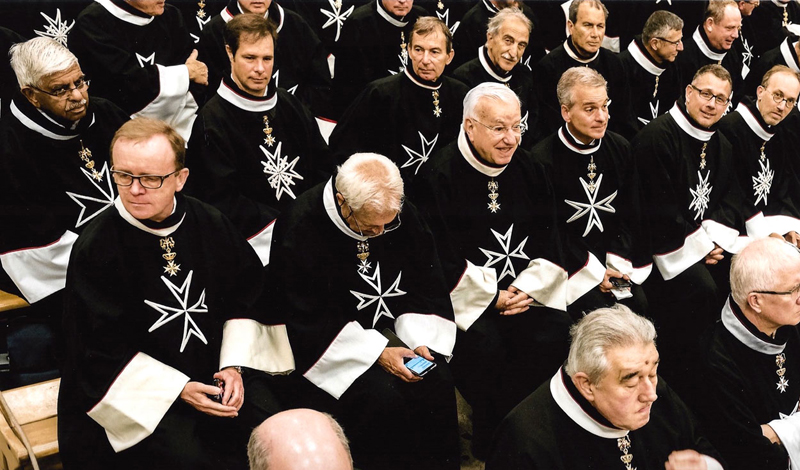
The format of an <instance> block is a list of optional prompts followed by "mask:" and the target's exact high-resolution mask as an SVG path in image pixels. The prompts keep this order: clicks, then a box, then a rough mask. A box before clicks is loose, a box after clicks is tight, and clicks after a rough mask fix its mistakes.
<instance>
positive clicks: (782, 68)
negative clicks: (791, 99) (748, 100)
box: [761, 65, 800, 88]
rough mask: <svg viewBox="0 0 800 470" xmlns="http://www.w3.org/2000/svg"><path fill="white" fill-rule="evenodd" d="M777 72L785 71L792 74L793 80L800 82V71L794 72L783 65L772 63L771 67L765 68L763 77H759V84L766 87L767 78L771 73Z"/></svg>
mask: <svg viewBox="0 0 800 470" xmlns="http://www.w3.org/2000/svg"><path fill="white" fill-rule="evenodd" d="M778 73H787V74H789V75H791V76H793V77H794V78H795V80H797V81H798V82H800V73H797V72H795V71H794V70H792V69H790V68H789V67H787V66H785V65H774V66H773V67H772V68H771V69H769V70H767V73H765V74H764V77H763V78H762V79H761V86H762V87H764V88H767V85H769V80H770V79H771V78H772V76H773V75H775V74H778Z"/></svg>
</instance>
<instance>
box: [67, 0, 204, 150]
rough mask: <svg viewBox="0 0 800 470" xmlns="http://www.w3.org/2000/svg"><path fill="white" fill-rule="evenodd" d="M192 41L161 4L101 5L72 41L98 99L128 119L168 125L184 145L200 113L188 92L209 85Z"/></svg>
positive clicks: (135, 0)
mask: <svg viewBox="0 0 800 470" xmlns="http://www.w3.org/2000/svg"><path fill="white" fill-rule="evenodd" d="M191 41H192V40H191V38H190V37H189V32H188V31H187V30H186V26H185V25H184V23H183V19H182V17H181V14H180V12H179V11H178V10H177V9H176V8H175V7H173V6H172V5H165V2H164V1H163V0H125V1H124V2H122V1H114V0H99V1H97V2H95V3H93V4H91V5H89V6H88V7H86V8H85V9H84V10H83V12H81V14H80V16H78V19H77V21H76V23H75V28H74V29H73V31H72V32H71V33H70V35H69V47H70V49H71V50H72V51H73V52H75V55H76V56H78V58H80V59H81V61H82V62H83V64H84V67H85V68H86V73H87V74H88V75H90V76H91V77H92V79H93V80H94V90H95V91H96V93H97V95H98V96H102V97H103V98H106V99H108V100H110V101H113V102H114V103H115V104H117V105H119V106H120V107H121V108H122V109H123V110H125V112H126V113H128V114H131V115H135V116H137V117H138V116H141V117H149V118H153V119H160V120H162V121H165V122H167V123H168V124H170V125H171V126H173V127H174V128H175V129H176V130H177V131H178V133H179V134H181V137H183V138H184V139H188V138H189V134H190V132H191V130H192V122H194V118H195V117H196V116H195V112H196V111H197V102H196V101H195V99H194V97H193V96H192V94H191V93H190V92H189V89H190V87H192V84H196V85H203V86H205V85H208V68H207V67H206V65H205V64H204V63H202V62H200V61H198V60H197V51H196V50H192V42H191ZM197 90H200V88H197Z"/></svg>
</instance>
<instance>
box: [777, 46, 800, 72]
mask: <svg viewBox="0 0 800 470" xmlns="http://www.w3.org/2000/svg"><path fill="white" fill-rule="evenodd" d="M796 44H797V43H796V42H795V43H792V42H791V41H789V38H786V39H785V40H784V41H783V42H782V43H781V55H782V56H783V61H784V62H786V65H787V66H788V67H789V68H790V69H792V70H794V71H795V72H797V73H800V67H798V64H797V54H795V51H794V48H795V45H796Z"/></svg>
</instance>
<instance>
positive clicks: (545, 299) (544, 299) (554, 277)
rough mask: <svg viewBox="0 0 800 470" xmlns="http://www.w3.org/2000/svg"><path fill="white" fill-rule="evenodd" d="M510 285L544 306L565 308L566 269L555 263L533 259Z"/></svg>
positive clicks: (557, 308)
mask: <svg viewBox="0 0 800 470" xmlns="http://www.w3.org/2000/svg"><path fill="white" fill-rule="evenodd" d="M511 285H513V286H514V287H516V288H517V289H519V290H521V291H523V292H525V293H526V294H528V296H529V297H531V298H532V299H534V300H535V301H536V302H538V303H540V304H542V305H544V306H547V307H550V308H554V309H556V310H561V311H566V310H567V300H566V299H567V290H568V276H567V271H565V270H564V268H562V267H561V266H559V265H557V264H555V263H551V262H550V261H547V260H546V259H542V258H537V259H534V260H532V261H531V262H530V263H528V267H527V268H525V269H524V270H523V271H522V272H521V273H519V276H517V278H516V279H514V282H512V283H511Z"/></svg>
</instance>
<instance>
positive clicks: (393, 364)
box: [378, 346, 433, 382]
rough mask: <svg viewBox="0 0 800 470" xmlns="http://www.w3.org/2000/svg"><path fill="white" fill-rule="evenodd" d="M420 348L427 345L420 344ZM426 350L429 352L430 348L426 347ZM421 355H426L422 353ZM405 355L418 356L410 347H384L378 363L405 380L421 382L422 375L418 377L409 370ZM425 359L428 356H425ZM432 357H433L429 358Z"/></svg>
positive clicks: (409, 356)
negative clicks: (404, 359) (404, 360)
mask: <svg viewBox="0 0 800 470" xmlns="http://www.w3.org/2000/svg"><path fill="white" fill-rule="evenodd" d="M420 348H425V346H420V347H418V348H417V350H420ZM425 352H428V348H425ZM420 355H421V356H422V357H425V356H424V355H422V354H420ZM428 356H430V352H428ZM404 357H408V358H414V357H417V355H416V354H414V351H412V350H410V349H408V348H384V349H383V352H382V353H381V356H380V357H379V358H378V364H380V365H381V367H383V370H385V371H386V372H388V373H390V374H392V375H396V376H397V377H400V379H401V380H403V382H419V381H420V380H422V377H417V376H416V375H414V374H412V373H411V371H410V370H408V367H406V365H405V363H404V362H403V358H404ZM425 359H428V358H427V357H425ZM431 359H433V358H430V359H428V360H431Z"/></svg>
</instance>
